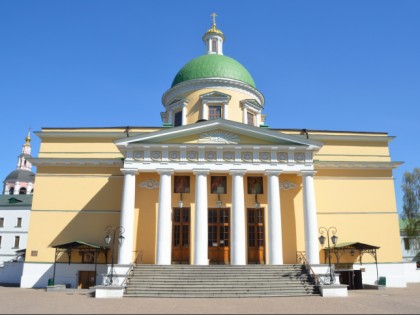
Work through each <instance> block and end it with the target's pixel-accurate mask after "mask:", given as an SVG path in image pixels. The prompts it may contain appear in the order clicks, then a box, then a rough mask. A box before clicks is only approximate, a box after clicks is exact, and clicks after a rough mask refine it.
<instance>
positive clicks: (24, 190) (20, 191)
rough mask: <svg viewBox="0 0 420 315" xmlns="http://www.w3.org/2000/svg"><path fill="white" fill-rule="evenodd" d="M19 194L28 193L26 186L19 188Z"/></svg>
mask: <svg viewBox="0 0 420 315" xmlns="http://www.w3.org/2000/svg"><path fill="white" fill-rule="evenodd" d="M19 195H26V188H25V187H22V188H21V189H19Z"/></svg>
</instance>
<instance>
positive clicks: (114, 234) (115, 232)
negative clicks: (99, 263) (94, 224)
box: [104, 225, 125, 285]
mask: <svg viewBox="0 0 420 315" xmlns="http://www.w3.org/2000/svg"><path fill="white" fill-rule="evenodd" d="M124 231H125V229H124V227H122V226H117V227H113V226H111V225H108V226H107V227H105V233H106V234H105V237H104V240H105V244H106V245H107V247H108V248H109V245H110V244H111V271H110V272H109V274H108V276H107V280H106V285H108V284H111V285H112V284H114V283H115V284H117V283H118V277H116V275H115V274H114V248H115V239H116V238H118V244H119V246H121V245H122V243H123V242H124V238H125V237H124V236H123V234H124Z"/></svg>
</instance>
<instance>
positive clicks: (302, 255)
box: [296, 251, 322, 286]
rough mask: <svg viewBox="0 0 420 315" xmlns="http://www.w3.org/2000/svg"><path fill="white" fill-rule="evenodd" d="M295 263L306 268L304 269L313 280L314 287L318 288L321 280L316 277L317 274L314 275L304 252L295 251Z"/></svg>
mask: <svg viewBox="0 0 420 315" xmlns="http://www.w3.org/2000/svg"><path fill="white" fill-rule="evenodd" d="M296 261H297V263H299V264H302V265H305V266H306V269H307V270H308V271H309V274H310V275H311V276H312V278H313V279H314V282H315V285H317V286H319V285H320V284H321V283H322V281H321V279H320V278H319V277H318V276H317V274H316V273H315V271H314V270H313V269H312V267H311V265H310V264H309V261H308V260H307V259H306V256H305V252H299V251H297V252H296Z"/></svg>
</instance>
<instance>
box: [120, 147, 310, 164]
mask: <svg viewBox="0 0 420 315" xmlns="http://www.w3.org/2000/svg"><path fill="white" fill-rule="evenodd" d="M280 150H282V151H280ZM280 150H279V148H278V147H270V148H268V147H264V146H253V147H252V148H251V147H250V146H244V147H242V146H227V147H225V146H205V145H197V146H191V147H189V146H179V147H175V146H172V147H167V146H165V147H162V146H153V147H151V148H146V147H145V148H144V149H143V150H134V151H131V154H127V156H131V157H132V159H133V160H134V161H139V162H144V163H149V162H160V163H168V162H169V163H186V162H200V163H216V164H220V163H235V164H238V163H252V164H255V165H257V164H260V163H262V164H265V163H269V164H271V165H276V164H286V165H296V164H301V165H306V166H308V165H309V166H310V165H312V163H313V159H312V158H313V154H312V151H295V150H294V148H290V149H289V150H285V149H284V148H280Z"/></svg>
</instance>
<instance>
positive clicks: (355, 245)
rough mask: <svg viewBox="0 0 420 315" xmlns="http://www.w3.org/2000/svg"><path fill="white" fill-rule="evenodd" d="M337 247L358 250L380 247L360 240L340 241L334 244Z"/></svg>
mask: <svg viewBox="0 0 420 315" xmlns="http://www.w3.org/2000/svg"><path fill="white" fill-rule="evenodd" d="M334 248H336V249H352V248H353V249H357V250H366V249H379V248H380V247H379V246H374V245H369V244H364V243H360V242H348V243H340V244H337V245H335V246H334Z"/></svg>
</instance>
